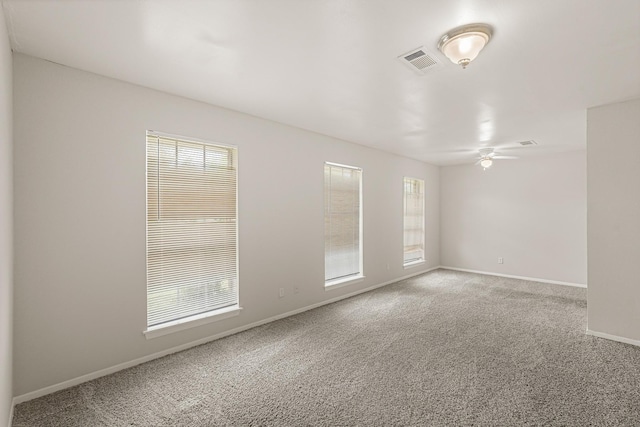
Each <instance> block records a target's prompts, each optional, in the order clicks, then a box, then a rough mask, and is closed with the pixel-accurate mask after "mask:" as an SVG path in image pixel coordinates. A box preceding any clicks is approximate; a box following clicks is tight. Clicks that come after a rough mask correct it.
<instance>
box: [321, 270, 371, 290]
mask: <svg viewBox="0 0 640 427" xmlns="http://www.w3.org/2000/svg"><path fill="white" fill-rule="evenodd" d="M363 280H364V276H363V275H362V274H358V275H357V276H349V277H344V278H341V279H335V280H330V281H328V282H324V290H325V291H330V290H332V289H338V288H342V287H343V286H348V285H352V284H354V283H358V282H362V281H363Z"/></svg>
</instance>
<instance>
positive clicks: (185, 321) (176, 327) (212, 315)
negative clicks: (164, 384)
mask: <svg viewBox="0 0 640 427" xmlns="http://www.w3.org/2000/svg"><path fill="white" fill-rule="evenodd" d="M149 137H158V138H164V139H174V140H176V141H183V142H186V143H195V144H202V145H209V146H212V147H217V148H221V149H229V150H233V153H234V156H235V159H234V163H233V164H234V166H235V208H234V209H235V227H234V228H233V233H234V237H235V263H234V268H235V272H234V273H235V279H236V283H237V285H236V287H235V303H233V304H231V305H228V306H224V307H221V308H216V309H213V310H209V311H206V312H202V313H198V314H194V315H190V316H187V317H182V318H177V319H174V320H169V321H166V322H162V323H159V324H155V325H152V326H149V318H148V310H149V292H148V286H149V276H148V271H149V270H148V266H149V217H148V215H149V214H148V212H149V206H148V203H149V194H148V190H149V176H148V171H149V169H148V167H149V165H148V163H149V155H148V153H147V149H148V148H147V144H148V138H149ZM238 177H239V149H238V147H237V146H235V145H229V144H222V143H217V142H212V141H207V140H203V139H198V138H193V137H186V136H182V135H175V134H170V133H165V132H158V131H154V130H147V131H146V134H145V303H146V305H145V307H146V310H145V314H146V316H145V319H146V321H145V323H146V328H145V329H144V330H143V334H144V335H145V337H146V338H147V339H151V338H156V337H159V336H163V335H167V334H171V333H174V332H177V331H181V330H185V329H189V328H193V327H196V326H200V325H204V324H207V323H211V322H216V321H219V320H223V319H227V318H230V317H234V316H237V315H239V314H240V312H241V310H242V307H241V306H240V268H239V243H240V239H239V233H238V230H239V215H238V199H239V193H240V191H239V180H238Z"/></svg>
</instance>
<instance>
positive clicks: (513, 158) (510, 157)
mask: <svg viewBox="0 0 640 427" xmlns="http://www.w3.org/2000/svg"><path fill="white" fill-rule="evenodd" d="M493 158H494V159H498V160H515V159H517V158H518V157H516V156H494V157H493Z"/></svg>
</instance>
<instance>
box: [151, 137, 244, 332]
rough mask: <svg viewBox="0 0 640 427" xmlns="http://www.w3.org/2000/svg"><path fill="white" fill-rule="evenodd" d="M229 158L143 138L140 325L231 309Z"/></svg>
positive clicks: (230, 153) (228, 151) (232, 191)
mask: <svg viewBox="0 0 640 427" xmlns="http://www.w3.org/2000/svg"><path fill="white" fill-rule="evenodd" d="M236 157H237V151H236V149H234V148H229V147H221V146H217V145H211V144H207V143H201V142H194V141H187V140H180V139H175V138H169V137H164V136H159V135H154V134H151V133H149V134H147V326H156V325H159V324H162V323H165V322H170V321H173V320H178V319H183V318H186V317H189V316H194V315H197V314H202V313H206V312H209V311H213V310H216V309H219V308H223V307H228V306H230V305H234V304H237V302H238V272H237V257H236V251H237V228H236V217H237V215H236V196H237V185H236V180H237V168H236V165H237V160H236Z"/></svg>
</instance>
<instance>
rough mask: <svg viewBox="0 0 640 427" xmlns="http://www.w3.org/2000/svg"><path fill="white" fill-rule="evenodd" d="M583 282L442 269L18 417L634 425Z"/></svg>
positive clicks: (638, 412) (79, 389)
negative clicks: (590, 315) (590, 331)
mask: <svg viewBox="0 0 640 427" xmlns="http://www.w3.org/2000/svg"><path fill="white" fill-rule="evenodd" d="M585 329H586V289H582V288H572V287H564V286H558V285H550V284H543V283H536V282H529V281H523V280H516V279H508V278H499V277H491V276H483V275H478V274H470V273H462V272H453V271H446V270H436V271H434V272H431V273H427V274H425V275H421V276H417V277H415V278H412V279H408V280H404V281H401V282H398V283H395V284H392V285H388V286H385V287H383V288H380V289H377V290H374V291H371V292H368V293H366V294H362V295H359V296H356V297H352V298H349V299H346V300H343V301H340V302H337V303H334V304H330V305H327V306H324V307H320V308H317V309H315V310H311V311H308V312H305V313H302V314H299V315H296V316H292V317H289V318H286V319H282V320H279V321H276V322H273V323H270V324H267V325H263V326H260V327H257V328H254V329H251V330H249V331H245V332H242V333H239V334H236V335H233V336H230V337H227V338H223V339H220V340H217V341H214V342H211V343H208V344H205V345H202V346H199V347H196V348H193V349H190V350H186V351H183V352H181V353H176V354H173V355H170V356H166V357H163V358H161V359H158V360H155V361H152V362H148V363H145V364H142V365H139V366H136V367H134V368H130V369H127V370H124V371H121V372H118V373H115V374H113V375H109V376H106V377H103V378H99V379H97V380H94V381H90V382H87V383H84V384H81V385H79V386H76V387H73V388H70V389H67V390H63V391H60V392H57V393H54V394H51V395H48V396H45V397H42V398H39V399H35V400H32V401H29V402H25V403H23V404H20V405H18V406H17V407H16V410H15V417H14V423H13V425H14V427H22V426H251V425H253V426H263V425H264V426H269V425H271V426H396V425H397V426H422V425H435V426H438V425H469V426H470V425H474V426H478V425H503V426H506V425H563V426H572V425H575V426H583V425H640V348H638V347H634V346H631V345H627V344H622V343H617V342H613V341H608V340H604V339H600V338H596V337H592V336H587V335H585Z"/></svg>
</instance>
